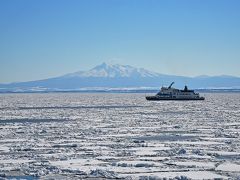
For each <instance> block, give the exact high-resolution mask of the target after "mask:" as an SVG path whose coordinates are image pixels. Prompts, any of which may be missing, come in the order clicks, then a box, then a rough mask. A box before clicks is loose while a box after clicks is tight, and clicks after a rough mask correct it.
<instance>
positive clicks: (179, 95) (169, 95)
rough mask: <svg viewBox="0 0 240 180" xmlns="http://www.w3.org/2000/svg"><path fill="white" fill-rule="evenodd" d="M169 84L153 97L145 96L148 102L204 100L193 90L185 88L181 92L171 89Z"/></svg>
mask: <svg viewBox="0 0 240 180" xmlns="http://www.w3.org/2000/svg"><path fill="white" fill-rule="evenodd" d="M173 84H174V82H172V83H171V84H170V86H168V87H162V88H161V90H160V91H159V92H158V93H157V94H156V95H155V96H146V99H147V100H149V101H161V100H204V99H205V98H204V97H201V96H200V95H199V93H196V92H194V90H189V89H188V87H187V86H185V87H184V89H183V90H180V89H176V88H173V87H172V85H173Z"/></svg>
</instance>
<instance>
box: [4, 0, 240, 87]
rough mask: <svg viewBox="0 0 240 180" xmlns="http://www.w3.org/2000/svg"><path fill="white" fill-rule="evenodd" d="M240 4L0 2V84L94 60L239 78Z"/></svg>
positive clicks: (136, 0)
mask: <svg viewBox="0 0 240 180" xmlns="http://www.w3.org/2000/svg"><path fill="white" fill-rule="evenodd" d="M239 7H240V1H237V0H232V1H227V0H212V1H198V0H197V1H188V0H183V1H177V0H170V1H157V0H150V1H149V0H141V1H139V0H133V1H127V0H121V1H118V0H105V1H103V0H89V1H75V0H73V1H70V2H69V1H68V2H67V1H56V0H52V1H46V0H43V1H29V0H23V1H17V0H9V1H1V2H0V22H1V25H0V26H1V28H0V39H1V41H0V61H1V66H0V83H11V82H23V81H32V80H40V79H47V78H51V77H57V76H61V75H64V74H67V73H72V72H76V71H80V70H83V71H85V70H88V69H91V68H93V67H94V66H96V65H98V64H101V63H102V62H111V63H113V64H123V65H125V64H127V65H131V66H133V67H139V68H145V69H147V70H150V71H154V72H157V73H161V74H169V75H180V76H188V77H195V76H201V75H209V76H217V75H230V76H237V77H240V71H239V67H240V61H239V59H240V51H239V49H240V37H239V32H240V23H239V22H240V21H239V18H240V11H239Z"/></svg>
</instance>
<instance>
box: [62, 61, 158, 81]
mask: <svg viewBox="0 0 240 180" xmlns="http://www.w3.org/2000/svg"><path fill="white" fill-rule="evenodd" d="M66 76H67V77H75V76H76V77H105V78H116V77H117V78H119V77H157V76H159V74H158V73H155V72H151V71H148V70H146V69H143V68H135V67H132V66H129V65H120V64H111V63H106V62H103V63H102V64H100V65H97V66H95V67H94V68H92V69H90V70H89V71H79V72H75V73H71V74H68V75H66Z"/></svg>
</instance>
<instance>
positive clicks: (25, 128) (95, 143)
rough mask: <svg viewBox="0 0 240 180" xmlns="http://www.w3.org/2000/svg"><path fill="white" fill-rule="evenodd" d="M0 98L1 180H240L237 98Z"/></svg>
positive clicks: (71, 95) (208, 95)
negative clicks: (194, 99)
mask: <svg viewBox="0 0 240 180" xmlns="http://www.w3.org/2000/svg"><path fill="white" fill-rule="evenodd" d="M202 95H203V96H204V97H205V98H206V99H205V101H158V102H156V101H155V102H152V101H146V100H145V95H144V94H141V93H140V94H123V93H122V94H118V93H112V94H111V93H99V94H97V93H96V94H95V93H32V94H31V93H30V94H21V93H20V94H0V179H84V178H88V179H129V180H131V179H146V180H148V179H240V93H205V94H202Z"/></svg>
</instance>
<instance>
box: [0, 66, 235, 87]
mask: <svg viewBox="0 0 240 180" xmlns="http://www.w3.org/2000/svg"><path fill="white" fill-rule="evenodd" d="M172 81H175V82H176V86H175V87H177V88H182V87H183V86H184V85H186V84H187V85H188V86H189V87H190V88H195V89H198V88H201V89H204V88H206V89H207V88H223V87H224V88H240V78H239V77H234V76H228V75H220V76H206V75H201V76H196V77H186V76H177V75H166V74H160V73H157V72H152V71H149V70H147V69H144V68H135V67H133V66H130V65H120V64H107V63H102V64H100V65H97V66H95V67H94V68H92V69H90V70H88V71H77V72H74V73H69V74H65V75H63V76H58V77H54V78H48V79H42V80H36V81H28V82H17V83H9V84H0V88H1V89H0V91H16V90H28V89H37V88H42V89H44V88H45V89H50V90H51V89H52V90H54V89H60V90H69V89H71V90H74V89H81V88H86V87H88V88H99V87H101V88H103V89H104V88H136V87H160V86H162V85H166V86H167V85H168V84H170V83H171V82H172Z"/></svg>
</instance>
